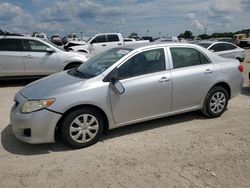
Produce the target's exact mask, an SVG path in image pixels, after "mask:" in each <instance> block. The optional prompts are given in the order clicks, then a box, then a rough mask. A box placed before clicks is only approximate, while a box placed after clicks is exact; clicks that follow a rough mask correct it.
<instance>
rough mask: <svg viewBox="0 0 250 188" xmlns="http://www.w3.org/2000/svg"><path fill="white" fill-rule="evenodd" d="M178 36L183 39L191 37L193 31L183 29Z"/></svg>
mask: <svg viewBox="0 0 250 188" xmlns="http://www.w3.org/2000/svg"><path fill="white" fill-rule="evenodd" d="M178 38H184V39H193V38H194V36H193V33H192V32H191V31H185V32H184V33H181V34H180V35H179V36H178Z"/></svg>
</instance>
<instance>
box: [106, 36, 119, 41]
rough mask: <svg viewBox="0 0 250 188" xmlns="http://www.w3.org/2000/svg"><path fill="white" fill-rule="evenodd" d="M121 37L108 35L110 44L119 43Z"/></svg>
mask: <svg viewBox="0 0 250 188" xmlns="http://www.w3.org/2000/svg"><path fill="white" fill-rule="evenodd" d="M117 41H119V37H118V36H117V35H108V42H117Z"/></svg>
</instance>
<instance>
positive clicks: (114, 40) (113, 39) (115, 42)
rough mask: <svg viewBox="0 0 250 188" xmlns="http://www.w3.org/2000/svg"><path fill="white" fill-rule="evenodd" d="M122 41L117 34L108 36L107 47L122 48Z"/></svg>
mask: <svg viewBox="0 0 250 188" xmlns="http://www.w3.org/2000/svg"><path fill="white" fill-rule="evenodd" d="M121 45H122V41H121V39H119V36H118V35H117V34H109V35H107V46H108V48H115V47H117V46H121Z"/></svg>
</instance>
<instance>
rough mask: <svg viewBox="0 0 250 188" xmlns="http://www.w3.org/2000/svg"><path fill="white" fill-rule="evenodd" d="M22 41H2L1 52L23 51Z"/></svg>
mask: <svg viewBox="0 0 250 188" xmlns="http://www.w3.org/2000/svg"><path fill="white" fill-rule="evenodd" d="M22 50H23V47H22V43H21V40H20V39H0V51H22Z"/></svg>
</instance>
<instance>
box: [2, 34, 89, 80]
mask: <svg viewBox="0 0 250 188" xmlns="http://www.w3.org/2000/svg"><path fill="white" fill-rule="evenodd" d="M85 61H87V58H86V56H84V54H80V53H76V52H66V51H64V50H62V49H60V48H58V47H57V46H56V45H54V44H52V43H49V42H46V41H44V40H41V39H39V38H34V37H18V36H4V37H2V36H0V79H6V78H7V79H10V78H18V77H40V76H46V75H49V74H53V73H56V72H59V71H63V70H66V69H70V68H73V67H76V66H79V65H80V64H82V63H84V62H85Z"/></svg>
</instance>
